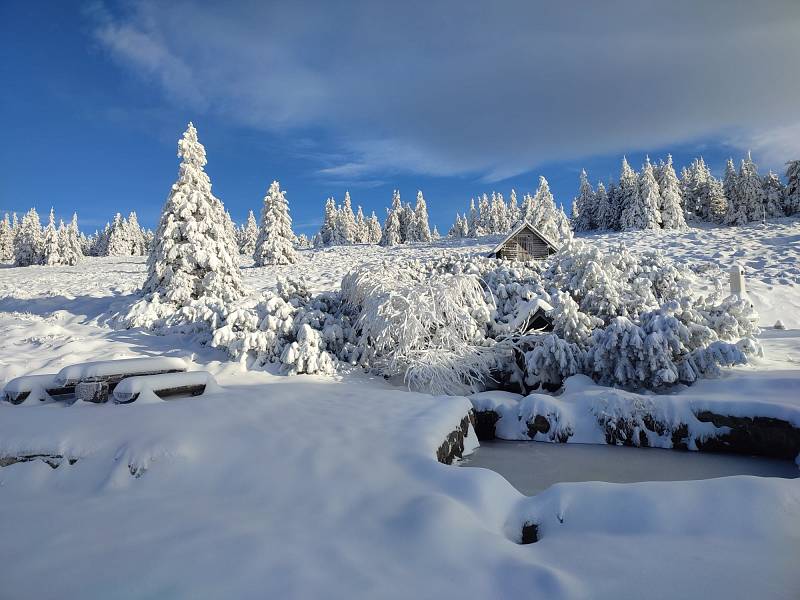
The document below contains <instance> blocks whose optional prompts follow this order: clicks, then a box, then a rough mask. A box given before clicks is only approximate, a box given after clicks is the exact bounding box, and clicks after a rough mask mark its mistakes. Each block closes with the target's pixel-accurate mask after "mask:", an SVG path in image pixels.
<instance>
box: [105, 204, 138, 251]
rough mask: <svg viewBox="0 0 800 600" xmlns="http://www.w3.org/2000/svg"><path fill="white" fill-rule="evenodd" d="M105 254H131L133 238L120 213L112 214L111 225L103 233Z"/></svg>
mask: <svg viewBox="0 0 800 600" xmlns="http://www.w3.org/2000/svg"><path fill="white" fill-rule="evenodd" d="M105 236H106V243H105V256H132V255H133V240H132V239H131V230H130V228H129V227H128V223H127V221H126V220H125V219H123V218H122V215H121V214H120V213H117V214H116V215H114V220H113V221H112V223H111V227H110V228H109V229H108V232H107V233H106V234H105Z"/></svg>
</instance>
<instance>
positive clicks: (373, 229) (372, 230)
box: [367, 210, 382, 244]
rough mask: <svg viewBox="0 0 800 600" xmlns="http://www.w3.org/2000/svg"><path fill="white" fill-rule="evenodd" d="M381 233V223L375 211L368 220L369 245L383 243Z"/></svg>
mask: <svg viewBox="0 0 800 600" xmlns="http://www.w3.org/2000/svg"><path fill="white" fill-rule="evenodd" d="M381 233H382V232H381V222H380V221H379V220H378V215H376V214H375V211H374V210H373V211H372V214H371V215H370V217H369V219H368V220H367V243H368V244H379V243H380V241H381Z"/></svg>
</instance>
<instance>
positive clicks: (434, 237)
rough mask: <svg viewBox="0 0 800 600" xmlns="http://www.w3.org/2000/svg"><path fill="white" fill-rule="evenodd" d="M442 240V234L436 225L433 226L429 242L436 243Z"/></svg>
mask: <svg viewBox="0 0 800 600" xmlns="http://www.w3.org/2000/svg"><path fill="white" fill-rule="evenodd" d="M440 239H442V234H441V233H439V228H438V227H436V225H434V226H433V231H431V240H432V241H434V242H436V241H438V240H440Z"/></svg>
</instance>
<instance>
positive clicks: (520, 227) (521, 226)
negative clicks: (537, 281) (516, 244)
mask: <svg viewBox="0 0 800 600" xmlns="http://www.w3.org/2000/svg"><path fill="white" fill-rule="evenodd" d="M526 227H527V228H528V229H530V230H531V231H532V232H533V233H535V234H536V235H538V236H539V237H540V238H542V241H543V242H544V243H545V244H547V245H548V246H550V247H551V248H552V249H553V250H558V245H557V244H556V243H555V242H554V241H553V240H551V239H550V238H548V237H547V236H546V235H545V234H543V233H542V232H541V231H539V230H538V229H537V228H536V227H534V226H533V225H531V224H530V223H529V222H528V221H522V223H520V224H519V225H517V226H516V227H515V228H514V229H513V230H512V231H511V233H509V234H508V235H507V236H506V237H504V238H503V240H502V241H501V242H500V243H499V244H497V246H495V247H494V248H493V249H492V251H491V252H489V254H488V256H492V255H494V254H497V253H498V252H500V248H502V247H503V246H505V245H506V244H507V243H508V241H509V240H510V239H511V238H513V237H514V236H515V235H517V234H518V233H519V232H520V231H522V230H523V229H525V228H526Z"/></svg>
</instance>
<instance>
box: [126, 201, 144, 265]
mask: <svg viewBox="0 0 800 600" xmlns="http://www.w3.org/2000/svg"><path fill="white" fill-rule="evenodd" d="M127 227H128V237H129V238H130V241H131V255H133V256H145V255H146V254H147V242H146V240H145V237H144V231H143V230H142V226H141V225H139V218H138V217H137V216H136V211H131V213H130V214H129V215H128V222H127Z"/></svg>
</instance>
